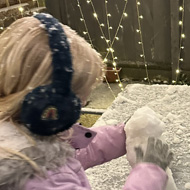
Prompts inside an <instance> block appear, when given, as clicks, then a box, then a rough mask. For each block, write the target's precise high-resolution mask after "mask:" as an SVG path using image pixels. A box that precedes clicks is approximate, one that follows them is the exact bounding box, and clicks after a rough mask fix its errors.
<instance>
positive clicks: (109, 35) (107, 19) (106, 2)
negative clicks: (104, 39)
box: [104, 0, 111, 46]
mask: <svg viewBox="0 0 190 190" xmlns="http://www.w3.org/2000/svg"><path fill="white" fill-rule="evenodd" d="M104 4H105V12H106V21H107V29H108V39H109V46H110V43H111V34H110V22H109V15H108V7H107V4H108V1H107V0H105V1H104Z"/></svg>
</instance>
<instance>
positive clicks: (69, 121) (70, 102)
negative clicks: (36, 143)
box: [21, 85, 81, 136]
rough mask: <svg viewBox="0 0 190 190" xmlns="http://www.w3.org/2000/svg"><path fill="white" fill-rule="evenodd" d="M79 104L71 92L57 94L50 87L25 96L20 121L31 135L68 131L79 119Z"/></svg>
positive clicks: (41, 87) (44, 87) (40, 88)
mask: <svg viewBox="0 0 190 190" xmlns="http://www.w3.org/2000/svg"><path fill="white" fill-rule="evenodd" d="M80 110H81V104H80V100H79V98H77V97H76V96H75V95H74V94H73V93H72V92H68V93H66V94H62V93H58V92H57V91H56V89H55V88H53V87H52V85H48V86H40V87H38V88H36V89H34V90H33V91H32V92H31V93H29V94H27V95H26V97H25V100H24V102H23V105H22V111H21V121H22V122H24V123H25V124H26V127H27V128H28V129H29V130H30V131H31V132H33V133H35V134H38V135H42V136H49V135H53V134H56V133H58V132H61V131H64V130H67V129H69V128H70V127H71V126H72V125H73V124H74V123H75V122H76V121H77V120H78V119H79V117H80Z"/></svg>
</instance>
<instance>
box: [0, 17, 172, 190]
mask: <svg viewBox="0 0 190 190" xmlns="http://www.w3.org/2000/svg"><path fill="white" fill-rule="evenodd" d="M0 42H1V43H0V49H1V51H0V121H1V123H0V142H1V143H0V189H2V190H49V189H54V190H74V189H78V190H90V189H91V188H90V185H89V183H88V180H87V178H86V176H85V173H84V169H87V168H89V167H92V166H95V165H98V164H102V163H104V162H107V161H109V160H111V159H114V158H118V157H120V156H122V155H124V154H126V149H125V141H126V138H125V133H124V124H120V125H114V126H102V127H98V128H95V129H93V130H89V129H86V128H84V127H82V126H80V125H79V124H75V122H77V120H78V118H79V115H80V107H81V105H82V104H85V101H86V99H87V97H88V95H89V93H90V91H91V89H92V88H93V87H94V86H95V85H96V83H97V82H99V81H101V79H102V76H103V71H102V70H103V69H104V65H103V63H102V61H101V59H100V57H99V55H98V53H96V51H95V50H93V49H92V48H91V47H90V45H89V44H88V43H87V42H85V41H84V40H83V39H82V38H81V37H79V36H78V35H77V34H76V33H75V32H74V31H73V30H71V29H70V28H69V27H67V26H63V25H61V24H60V23H59V22H58V21H57V20H56V19H54V18H53V17H52V16H51V15H48V14H37V15H35V16H34V17H27V18H22V19H20V20H17V21H16V22H15V23H13V24H12V25H11V26H10V27H9V28H8V29H7V30H6V31H5V32H4V33H3V34H2V35H1V36H0ZM80 102H81V103H80ZM149 144H151V147H154V146H153V141H151V142H150V143H149ZM161 147H162V146H161ZM140 150H141V149H140V148H138V149H137V158H138V159H137V162H139V160H142V161H143V162H152V163H154V164H158V166H157V165H154V164H148V163H143V164H139V165H137V166H136V167H135V168H134V169H133V170H132V172H131V174H130V176H129V180H128V181H127V182H126V184H125V186H124V189H128V190H134V189H137V187H139V189H142V190H145V189H146V190H153V189H154V190H161V189H164V185H165V183H166V181H167V176H166V173H165V172H164V170H162V169H161V167H162V165H161V164H162V163H166V164H164V166H166V167H167V166H168V164H169V162H170V158H169V157H168V151H166V152H165V153H163V155H164V157H165V158H164V159H163V160H161V159H160V157H159V155H157V157H156V158H157V159H152V160H151V158H155V157H154V154H153V155H151V157H149V156H147V154H145V156H142V153H141V151H140ZM151 150H152V149H151ZM151 150H149V153H150V151H151ZM147 151H148V149H147ZM154 151H156V150H154ZM155 160H156V161H155ZM159 163H161V164H159ZM159 166H160V167H159ZM163 169H165V167H164V168H163ZM138 174H140V175H141V174H143V176H144V177H146V178H147V179H148V180H147V181H146V182H145V181H141V179H140V178H139V177H137V175H138ZM155 176H156V177H155ZM144 177H143V178H142V179H144ZM134 179H135V180H134ZM139 180H140V181H141V182H142V183H140V181H139Z"/></svg>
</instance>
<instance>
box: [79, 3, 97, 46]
mask: <svg viewBox="0 0 190 190" xmlns="http://www.w3.org/2000/svg"><path fill="white" fill-rule="evenodd" d="M77 3H78V5H79V6H78V7H79V11H80V14H81V17H82V18H81V19H83V23H84V27H85V30H86V32H87V35H88V39H89V41H90V44H91V46H92V48H94V46H93V43H92V39H91V37H90V34H89V31H88V27H87V25H86V21H85V19H84V14H83V11H82V9H81V6H80V2H79V0H77ZM87 3H90V0H87Z"/></svg>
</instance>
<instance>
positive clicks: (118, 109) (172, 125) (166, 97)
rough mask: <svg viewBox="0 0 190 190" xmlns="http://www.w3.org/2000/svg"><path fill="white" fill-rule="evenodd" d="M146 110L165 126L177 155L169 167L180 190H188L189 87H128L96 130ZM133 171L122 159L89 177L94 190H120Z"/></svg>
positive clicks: (95, 168) (92, 169) (125, 160)
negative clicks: (137, 111)
mask: <svg viewBox="0 0 190 190" xmlns="http://www.w3.org/2000/svg"><path fill="white" fill-rule="evenodd" d="M143 106H148V107H150V108H151V109H152V110H153V111H154V112H156V114H157V115H158V116H159V119H161V120H162V121H163V122H164V123H165V125H166V129H165V131H164V133H163V137H164V139H165V141H166V142H167V143H168V144H169V145H170V147H171V150H172V151H173V152H174V155H175V158H174V161H173V163H172V165H171V167H170V168H171V170H172V172H173V177H174V180H175V183H176V185H177V188H178V189H179V190H187V189H189V182H190V86H170V85H142V84H133V85H128V86H127V87H126V88H125V90H124V91H123V92H121V93H120V94H119V95H118V97H117V98H116V99H115V101H114V102H113V104H112V105H111V106H110V107H109V108H108V110H107V111H106V112H105V113H104V114H103V115H102V116H101V117H100V118H99V120H98V121H97V122H96V124H95V125H94V127H95V126H100V125H105V124H116V123H120V122H123V121H126V120H128V119H129V118H130V117H131V116H132V115H133V113H134V112H135V111H136V110H137V109H138V108H141V107H143ZM130 169H131V168H130V166H129V164H128V162H127V159H126V156H123V157H121V158H118V159H115V160H112V161H111V162H109V163H105V164H103V165H101V166H96V167H93V168H90V169H88V170H86V173H87V176H88V178H89V181H90V183H91V186H92V189H93V190H102V189H104V190H119V189H122V187H123V185H124V183H125V179H126V178H127V176H128V174H129V171H130Z"/></svg>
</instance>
